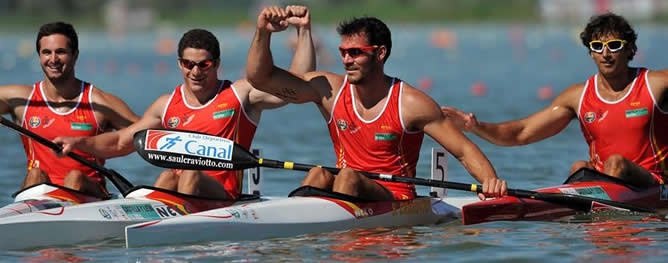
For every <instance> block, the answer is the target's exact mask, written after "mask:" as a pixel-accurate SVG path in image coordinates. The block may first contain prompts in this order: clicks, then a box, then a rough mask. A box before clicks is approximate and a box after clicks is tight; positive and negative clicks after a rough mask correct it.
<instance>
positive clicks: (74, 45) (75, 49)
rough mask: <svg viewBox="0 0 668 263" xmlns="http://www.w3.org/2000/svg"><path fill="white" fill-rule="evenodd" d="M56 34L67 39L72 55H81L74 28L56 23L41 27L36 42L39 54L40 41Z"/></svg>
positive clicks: (66, 24)
mask: <svg viewBox="0 0 668 263" xmlns="http://www.w3.org/2000/svg"><path fill="white" fill-rule="evenodd" d="M54 34H61V35H63V36H65V37H67V40H68V41H67V45H68V47H69V48H70V49H71V50H72V54H78V53H79V38H78V37H77V32H76V31H75V30H74V27H73V26H72V25H71V24H68V23H65V22H54V23H48V24H44V25H42V26H41V27H39V33H37V40H36V41H35V48H36V50H37V53H38V54H39V49H40V48H41V47H40V45H39V40H40V39H42V38H43V37H47V36H50V35H54Z"/></svg>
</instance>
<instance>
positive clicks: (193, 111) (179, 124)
mask: <svg viewBox="0 0 668 263" xmlns="http://www.w3.org/2000/svg"><path fill="white" fill-rule="evenodd" d="M272 8H274V9H279V8H278V7H272ZM281 10H282V9H281ZM282 12H289V13H290V14H291V16H290V19H288V21H286V26H287V25H294V26H295V27H296V28H297V34H298V39H299V40H298V42H299V43H298V45H297V50H296V52H295V55H294V58H293V61H292V65H291V67H290V69H291V70H293V71H295V72H299V73H303V72H307V71H310V70H314V69H315V54H314V49H313V42H312V40H311V33H310V25H311V24H310V15H309V12H308V9H306V8H305V7H303V6H288V7H286V9H285V10H282ZM178 56H179V57H178V60H177V63H178V66H179V68H180V69H181V73H182V74H183V80H184V83H183V84H181V85H179V86H178V87H177V88H176V89H175V90H174V91H173V92H172V93H171V94H165V95H162V96H161V97H159V98H158V99H157V100H156V101H155V102H154V103H153V104H152V105H151V106H150V107H149V108H148V110H147V111H146V113H144V116H142V118H141V119H140V120H139V121H138V122H136V123H135V124H133V125H131V126H130V127H128V128H126V129H122V130H119V131H117V132H114V133H109V134H104V135H101V136H96V137H90V138H56V140H55V141H56V142H58V143H62V144H63V149H64V151H69V150H71V149H80V150H82V151H85V152H88V153H91V154H93V155H95V156H103V157H105V158H110V157H115V156H122V155H127V154H129V153H131V152H133V151H134V146H133V136H134V134H135V133H136V132H137V131H140V130H143V129H149V128H160V127H164V128H171V129H179V130H188V131H195V132H203V133H207V134H212V135H217V136H221V137H224V138H227V139H231V140H234V141H235V142H236V143H238V144H240V145H241V146H243V147H245V148H247V149H248V148H250V146H251V141H252V140H253V136H254V135H255V130H256V128H257V125H258V122H259V121H260V114H261V113H262V111H263V110H265V109H272V108H276V107H280V106H283V105H285V102H284V101H283V100H282V99H280V98H277V97H275V96H272V95H270V94H268V93H265V92H262V91H260V90H257V89H255V88H254V87H253V86H251V85H250V84H249V83H248V81H246V80H245V79H241V80H237V81H235V82H234V83H232V82H231V81H228V80H219V79H218V75H217V71H218V68H219V67H220V64H221V60H220V48H219V43H218V40H217V39H216V37H215V36H214V35H213V34H212V33H211V32H209V31H206V30H203V29H193V30H190V31H188V32H186V33H185V34H184V35H183V37H182V38H181V40H180V41H179V47H178ZM242 176H243V171H190V170H173V169H170V170H166V171H164V172H162V173H161V174H160V176H159V177H158V179H157V180H156V182H155V186H156V187H160V188H165V189H169V190H174V191H178V192H181V193H184V194H190V195H199V196H204V197H209V198H218V199H236V198H237V197H239V195H240V194H241V178H242Z"/></svg>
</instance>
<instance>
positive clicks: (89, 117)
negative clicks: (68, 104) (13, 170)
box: [21, 81, 104, 185]
mask: <svg viewBox="0 0 668 263" xmlns="http://www.w3.org/2000/svg"><path fill="white" fill-rule="evenodd" d="M93 90H94V88H93V85H92V84H90V83H86V82H81V93H80V95H79V99H78V101H77V102H76V105H75V106H74V107H72V109H70V110H69V111H67V112H59V111H56V110H55V109H54V108H53V105H52V104H53V102H49V101H48V100H47V99H46V96H45V95H44V94H45V93H44V87H43V85H42V82H41V81H40V82H37V83H35V85H34V86H33V89H32V92H31V93H30V96H29V97H28V102H27V103H26V107H25V109H24V112H23V118H22V119H21V122H22V124H21V125H22V126H23V127H24V128H26V129H27V130H29V131H32V132H34V133H36V134H38V135H40V136H42V137H44V138H46V139H47V140H53V139H54V138H56V137H58V136H86V137H87V136H94V135H97V134H99V133H101V130H100V128H101V127H100V126H99V124H98V122H97V119H96V118H95V110H94V109H93V105H94V103H92V99H91V94H92V93H93ZM21 140H22V141H23V148H24V149H25V152H26V155H27V157H28V169H32V168H39V169H40V170H42V171H43V172H45V173H47V175H48V176H49V179H50V180H51V182H52V183H54V184H57V185H63V180H64V179H65V176H66V175H67V173H68V172H70V171H71V170H80V171H81V172H82V173H83V174H85V175H87V176H90V177H91V178H93V179H95V180H96V181H98V182H100V183H101V184H102V185H103V184H104V178H103V177H102V176H101V175H100V174H98V173H97V172H96V171H95V170H93V169H92V168H90V167H88V166H85V165H83V164H81V163H79V162H77V161H75V160H73V159H71V158H68V157H63V158H59V157H58V156H56V154H54V153H53V150H51V148H49V147H46V146H44V145H42V144H41V143H38V142H35V141H33V140H32V139H30V138H29V137H26V136H21ZM74 152H75V153H77V154H79V155H81V156H83V157H85V158H86V159H88V160H91V161H97V162H98V163H99V164H103V163H104V160H96V159H95V158H94V157H93V156H91V155H90V154H86V153H83V152H79V151H74Z"/></svg>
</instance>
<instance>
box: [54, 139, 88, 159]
mask: <svg viewBox="0 0 668 263" xmlns="http://www.w3.org/2000/svg"><path fill="white" fill-rule="evenodd" d="M84 138H85V137H56V138H55V139H53V143H55V144H58V145H60V146H62V147H63V151H62V152H59V153H56V154H58V155H62V156H65V155H67V154H68V153H69V152H71V151H74V150H76V149H77V145H78V144H79V143H80V142H81V141H82V140H83V139H84Z"/></svg>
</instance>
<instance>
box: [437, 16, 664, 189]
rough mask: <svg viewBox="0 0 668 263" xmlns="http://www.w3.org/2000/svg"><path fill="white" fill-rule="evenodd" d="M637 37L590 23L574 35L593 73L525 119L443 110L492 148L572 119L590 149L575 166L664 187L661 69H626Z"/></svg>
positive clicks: (618, 20)
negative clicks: (486, 118)
mask: <svg viewBox="0 0 668 263" xmlns="http://www.w3.org/2000/svg"><path fill="white" fill-rule="evenodd" d="M636 39H637V34H636V32H635V31H634V30H633V28H632V27H631V25H630V24H629V23H628V22H627V21H626V19H624V18H623V17H621V16H619V15H616V14H613V13H606V14H602V15H597V16H593V17H592V18H591V19H590V21H589V23H588V24H587V26H586V27H585V29H584V31H582V33H580V40H581V41H582V44H583V45H584V46H585V47H586V48H587V49H588V50H589V55H590V56H591V58H592V60H593V61H594V64H595V65H596V67H597V68H598V74H594V75H593V76H591V77H590V78H589V79H587V81H585V82H583V83H578V84H575V85H572V86H571V87H569V88H568V89H566V90H564V91H563V92H561V94H559V95H558V96H557V97H556V98H555V99H554V101H553V102H552V104H550V105H549V106H548V107H546V108H544V109H542V110H540V111H538V112H536V113H534V114H532V115H530V116H529V117H526V118H523V119H519V120H512V121H507V122H503V123H486V122H481V121H478V119H477V118H476V116H475V115H474V114H473V113H464V112H462V111H460V110H457V109H454V108H450V107H443V108H442V110H443V112H444V113H446V114H447V115H448V116H449V118H450V119H452V120H454V122H455V123H457V126H458V127H459V128H461V129H463V130H465V131H469V132H473V133H474V134H476V135H478V136H480V137H481V138H484V139H486V140H487V141H489V142H492V143H494V144H497V145H502V146H515V145H524V144H530V143H534V142H537V141H540V140H543V139H546V138H548V137H551V136H553V135H555V134H557V133H559V132H561V131H562V130H564V128H566V126H568V124H569V122H570V121H571V120H572V119H577V120H579V123H580V128H581V130H582V133H583V135H584V137H585V140H586V141H587V143H588V144H589V149H590V150H589V154H590V156H589V161H576V162H575V163H574V164H573V165H572V167H571V173H573V172H575V171H576V170H578V169H579V168H581V167H589V168H595V169H596V170H598V171H600V172H603V173H605V174H608V175H610V176H614V177H617V178H620V179H623V180H625V181H627V182H629V183H631V184H633V185H636V186H641V187H644V186H650V185H655V184H659V183H664V182H666V179H667V175H668V159H667V158H666V155H668V99H667V96H666V94H668V92H666V90H667V87H668V70H660V71H649V70H648V69H646V68H635V67H629V61H631V60H633V57H634V56H635V55H636V51H637V49H638V47H637V46H636Z"/></svg>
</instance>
